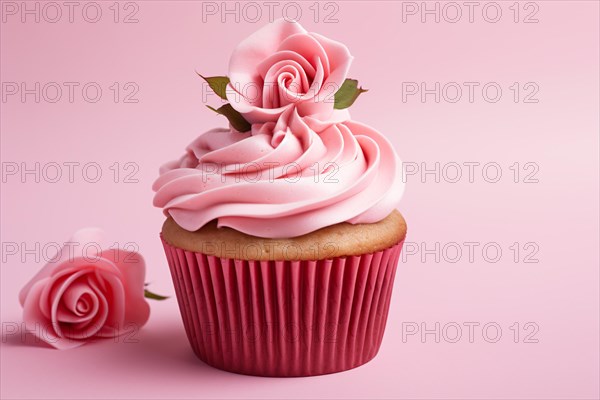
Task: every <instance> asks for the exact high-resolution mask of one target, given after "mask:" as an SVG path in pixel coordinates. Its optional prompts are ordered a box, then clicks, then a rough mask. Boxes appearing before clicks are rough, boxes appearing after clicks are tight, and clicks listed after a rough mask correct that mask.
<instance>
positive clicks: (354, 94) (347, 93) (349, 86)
mask: <svg viewBox="0 0 600 400" xmlns="http://www.w3.org/2000/svg"><path fill="white" fill-rule="evenodd" d="M366 91H367V89H363V88H361V87H358V81H357V80H356V79H346V80H345V81H344V83H343V84H342V87H340V88H339V89H338V91H337V92H335V95H334V102H333V108H335V109H336V110H343V109H344V108H348V107H350V106H351V105H352V104H354V101H356V99H357V98H358V96H359V95H360V94H361V93H364V92H366Z"/></svg>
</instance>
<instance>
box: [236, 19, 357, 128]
mask: <svg viewBox="0 0 600 400" xmlns="http://www.w3.org/2000/svg"><path fill="white" fill-rule="evenodd" d="M351 63H352V56H351V55H350V51H349V50H348V48H347V47H346V46H344V45H343V44H342V43H339V42H336V41H334V40H331V39H328V38H326V37H324V36H321V35H319V34H316V33H308V32H307V31H306V30H305V29H304V28H303V27H302V26H301V25H300V24H299V23H297V22H289V21H286V20H284V19H279V20H276V21H275V22H273V23H272V24H268V25H267V26H265V27H264V28H262V29H260V30H258V31H257V32H255V33H254V34H252V35H250V36H249V37H248V38H247V39H245V40H244V41H242V42H241V43H240V44H239V45H238V46H237V47H236V49H235V50H234V52H233V54H232V55H231V59H230V62H229V75H228V76H229V79H230V82H231V83H230V85H229V86H228V90H227V100H228V101H229V102H230V103H231V105H232V107H233V108H235V109H236V110H237V111H238V112H240V113H241V114H242V115H243V116H244V117H245V119H246V120H247V121H248V122H250V123H252V124H253V123H262V122H267V121H273V122H274V121H276V120H277V119H278V118H279V117H280V116H281V114H283V112H284V111H285V110H286V109H288V108H290V107H296V108H297V110H298V114H299V115H300V116H302V117H304V116H312V117H313V118H316V119H319V120H322V121H329V120H332V119H333V120H338V121H339V120H344V119H349V114H348V112H347V111H346V110H334V108H333V105H334V94H335V92H336V91H337V90H338V89H339V88H340V87H341V85H342V84H343V83H344V80H345V79H346V75H347V73H348V69H349V68H350V64H351Z"/></svg>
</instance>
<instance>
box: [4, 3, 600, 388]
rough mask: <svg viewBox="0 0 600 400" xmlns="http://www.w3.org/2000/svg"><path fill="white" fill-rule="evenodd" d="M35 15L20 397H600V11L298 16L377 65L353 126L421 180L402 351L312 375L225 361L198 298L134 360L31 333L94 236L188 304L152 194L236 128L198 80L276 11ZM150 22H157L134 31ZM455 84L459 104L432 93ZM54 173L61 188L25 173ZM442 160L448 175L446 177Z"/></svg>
mask: <svg viewBox="0 0 600 400" xmlns="http://www.w3.org/2000/svg"><path fill="white" fill-rule="evenodd" d="M7 4H8V7H9V8H7ZM21 4H23V3H21V2H14V3H13V2H4V1H3V2H2V3H1V5H0V6H1V7H2V18H3V19H2V26H1V42H0V43H1V55H2V60H1V74H2V76H1V81H2V85H3V87H2V96H3V98H2V99H1V101H2V102H1V103H0V104H1V107H2V112H1V114H2V119H1V122H0V124H1V125H0V127H1V131H2V138H1V156H2V169H3V172H4V176H3V182H2V193H1V201H2V208H1V216H0V217H1V218H0V219H1V221H2V225H1V233H2V240H1V241H2V246H3V248H2V258H3V259H2V267H1V269H0V277H1V287H0V289H1V293H0V299H1V302H2V304H1V320H2V331H3V335H2V343H1V348H0V350H1V356H0V357H1V360H0V362H1V363H0V371H1V393H0V394H1V396H2V397H3V398H48V397H50V398H109V397H117V398H123V397H134V398H157V397H171V398H173V397H175V398H198V397H207V398H248V397H251V398H298V397H307V398H367V397H368V398H450V397H460V398H482V397H493V398H507V397H508V398H598V397H599V396H600V393H599V387H598V376H599V375H600V371H599V365H598V364H599V362H598V357H599V347H598V346H599V341H598V336H599V325H598V324H599V320H598V315H599V309H598V308H599V306H598V303H599V298H598V291H599V288H598V280H599V275H598V265H599V259H598V240H599V236H598V231H599V229H598V228H599V226H598V218H599V215H598V201H599V198H598V178H599V177H598V132H599V129H600V128H599V126H598V108H599V100H598V89H599V81H598V79H599V78H598V69H599V65H598V59H599V58H598V56H599V54H598V40H599V39H598V37H599V36H600V35H599V29H598V11H599V10H598V3H597V2H592V1H589V2H583V1H582V2H566V1H564V2H563V1H538V2H533V3H528V4H529V5H526V4H525V3H520V4H519V7H517V8H515V7H514V6H513V2H499V3H497V4H498V5H499V7H500V9H501V11H502V14H501V17H500V20H499V21H498V22H496V23H493V22H491V21H493V20H494V19H495V18H496V16H495V15H496V14H495V13H494V12H495V11H497V10H495V9H494V8H493V7H495V6H493V5H492V6H490V5H487V6H486V3H485V2H484V3H480V5H479V6H478V7H477V8H475V9H474V10H473V13H472V20H473V22H472V23H470V22H469V17H470V16H469V8H467V6H461V8H460V11H461V18H460V20H459V21H457V22H456V23H452V22H449V21H450V20H452V19H455V18H456V7H455V6H448V5H447V4H446V3H443V2H442V3H439V6H438V7H439V9H440V18H439V22H436V21H435V15H431V14H427V13H424V12H423V10H422V4H421V2H417V3H412V2H369V3H367V2H357V1H352V2H336V3H329V5H327V4H326V3H319V4H318V6H319V7H317V9H318V10H319V14H318V18H316V21H317V22H315V14H314V11H315V7H313V8H310V7H311V6H312V5H313V3H312V2H308V3H304V2H303V3H297V4H298V7H299V8H300V9H301V10H302V17H301V19H300V20H301V22H302V24H303V25H304V26H305V28H307V30H309V31H316V32H319V33H321V34H323V35H325V36H327V37H330V38H332V39H335V40H340V41H342V42H343V43H344V44H346V45H347V46H348V48H349V49H350V51H351V52H352V54H353V55H354V57H355V60H354V62H353V65H352V70H351V77H352V78H356V79H359V80H360V82H361V84H362V85H363V86H364V87H366V88H368V89H369V92H368V93H365V94H363V95H361V97H360V98H359V99H358V100H357V102H356V103H355V105H354V106H353V107H352V109H351V112H352V117H353V118H354V119H356V120H359V121H361V122H364V123H367V124H369V125H371V126H373V127H375V128H376V129H378V130H380V131H381V132H383V133H384V134H386V135H387V137H388V138H389V139H390V140H391V141H392V143H393V144H394V146H395V147H396V149H397V150H398V153H399V154H400V156H401V157H402V159H403V161H404V162H405V169H406V170H407V179H406V181H407V182H406V187H407V190H406V193H405V195H404V198H403V200H402V203H401V207H400V209H401V211H402V212H403V214H404V215H405V217H406V219H407V222H408V226H409V233H408V237H407V241H406V242H405V244H404V249H403V253H404V256H402V257H401V263H400V265H399V267H398V273H397V275H396V284H395V287H394V292H393V297H392V301H391V306H390V307H391V308H390V314H389V318H388V323H387V327H386V334H385V336H384V339H383V344H382V347H381V351H380V353H379V354H378V356H377V357H376V358H375V359H374V360H373V361H371V362H370V363H368V364H367V365H365V366H363V367H361V368H357V369H354V370H351V371H348V372H345V373H341V374H335V375H328V376H321V377H315V378H301V379H270V378H257V377H247V376H240V375H235V374H230V373H226V372H222V371H219V370H216V369H213V368H211V367H208V366H207V365H205V364H203V363H201V362H200V361H198V360H197V359H196V357H195V356H194V354H193V353H192V351H191V349H190V347H189V345H188V343H187V340H186V337H185V332H184V329H183V324H182V322H181V318H180V316H179V311H178V307H177V304H176V301H175V299H174V298H171V299H169V300H167V301H164V302H154V303H152V304H151V310H152V311H151V315H150V320H149V322H148V323H147V325H145V326H144V328H142V329H141V330H140V331H139V332H134V333H133V334H132V336H131V337H128V338H127V340H119V342H118V343H114V341H112V340H111V341H108V342H107V341H105V342H101V343H94V344H88V345H85V346H82V347H80V348H77V349H74V350H68V351H56V350H53V349H47V348H43V347H39V346H35V344H34V345H30V343H29V342H31V340H30V339H31V338H25V339H26V340H23V338H22V337H21V336H19V335H16V334H13V333H12V332H13V331H14V329H18V327H19V324H20V322H21V320H22V311H21V308H20V306H19V302H18V292H19V290H20V289H21V287H22V286H23V285H24V284H25V283H26V282H27V281H28V280H29V279H30V278H31V277H32V276H33V275H34V274H35V272H36V271H37V270H38V269H39V268H41V267H42V265H43V264H44V257H51V256H52V253H53V250H52V249H53V248H55V246H54V245H53V243H54V244H56V243H62V242H63V241H65V240H66V239H67V238H68V237H69V236H70V235H71V234H72V233H73V232H74V231H76V230H77V229H78V228H80V227H83V226H90V225H97V226H100V227H102V228H104V229H105V230H106V231H107V233H108V234H109V235H111V237H112V238H113V239H114V241H115V242H117V243H118V244H120V245H121V246H123V245H126V244H129V245H132V246H134V247H135V246H137V248H138V249H139V251H140V252H141V253H142V254H143V255H144V257H145V259H146V261H147V268H148V270H147V278H146V279H147V281H149V282H151V283H152V285H151V289H152V290H153V291H154V292H157V293H161V294H168V295H171V296H174V289H173V286H172V281H171V279H170V276H169V270H168V267H167V263H166V259H165V256H164V253H163V249H162V247H161V244H160V240H159V238H158V232H159V229H160V224H161V222H162V219H163V217H162V214H161V212H160V210H158V209H155V208H153V207H152V204H151V202H152V195H153V193H152V191H151V184H152V182H153V181H154V179H155V178H156V176H157V173H158V167H159V165H161V164H162V163H163V162H165V161H167V160H169V159H171V158H172V156H173V155H177V154H179V153H180V151H181V149H182V148H183V147H184V146H185V145H186V144H187V143H189V142H191V141H192V140H193V138H194V137H195V135H197V134H198V133H201V132H203V131H205V130H207V129H209V128H212V127H215V126H224V118H223V117H219V116H216V115H214V114H213V113H211V112H210V111H209V110H207V109H206V108H205V107H204V105H203V104H204V103H203V101H210V102H213V101H216V100H217V98H216V97H215V96H213V95H210V94H207V91H206V90H203V85H202V82H201V80H200V79H199V78H198V77H197V76H196V74H195V70H198V71H202V72H203V73H205V74H207V75H218V74H221V73H224V72H225V71H226V70H227V64H226V63H227V60H228V58H229V55H230V52H231V50H232V49H233V47H234V46H235V45H236V44H237V43H239V41H240V40H241V39H242V38H244V37H246V36H247V35H248V34H250V33H251V32H253V31H255V30H256V29H257V27H258V26H260V25H262V24H264V23H266V22H267V21H268V17H269V13H268V8H267V6H266V5H264V4H263V3H258V4H259V6H261V7H262V17H261V18H259V19H258V21H257V22H255V23H252V22H248V21H247V20H248V19H255V17H256V14H255V13H254V12H253V11H252V10H251V9H248V8H246V11H245V13H244V14H243V15H241V16H240V18H239V22H236V21H235V17H236V16H235V15H231V14H224V15H221V12H219V11H223V10H220V7H221V3H220V2H217V3H211V2H204V3H203V2H175V3H172V4H167V3H166V2H162V1H140V2H133V3H128V4H129V5H127V6H126V4H125V3H120V5H121V8H119V11H120V12H119V15H118V21H119V22H117V23H115V22H114V18H115V12H114V9H115V8H114V7H113V8H112V9H111V8H109V7H111V6H112V5H113V2H99V3H98V4H100V7H101V9H102V15H101V17H100V20H99V21H98V22H96V23H91V22H87V21H86V20H85V19H84V18H83V17H82V9H83V5H80V6H79V7H78V8H75V9H74V12H73V23H70V22H69V13H68V9H67V8H66V6H64V7H63V9H62V19H61V20H59V21H58V22H56V23H51V22H49V20H50V19H53V18H55V15H56V14H55V10H53V9H50V8H46V9H45V14H44V15H41V16H40V22H39V23H37V22H35V15H29V14H26V15H25V22H22V21H21V17H22V15H20V13H21V12H22V10H21V9H20V8H21V7H22V6H21ZM35 4H39V7H42V5H43V4H42V3H37V2H33V1H31V2H27V5H28V7H30V9H34V7H35ZM59 4H60V3H59ZM235 4H236V3H234V2H230V3H227V5H228V7H229V9H234V7H235ZM435 4H438V3H435V2H431V3H428V4H427V6H428V7H429V9H434V7H436V6H435ZM448 4H449V3H448ZM455 4H456V3H455ZM458 4H462V3H458ZM494 4H496V3H494ZM11 5H12V6H13V8H10V6H11ZM511 6H513V8H510V7H511ZM14 7H17V10H16V12H17V14H15V15H13V12H14V11H15V8H14ZM215 7H216V9H215ZM238 7H240V10H243V9H242V8H241V7H242V4H241V3H240V6H238ZM415 7H417V8H418V10H416V9H415ZM452 7H455V8H452ZM203 8H204V11H205V12H204V13H203ZM282 8H283V3H282V4H281V5H280V6H279V7H278V8H275V10H274V16H276V17H278V16H281V11H282ZM484 8H485V10H486V11H485V14H483V9H484ZM86 10H87V11H86V12H87V14H86V18H87V19H88V20H93V18H95V14H94V11H95V10H93V9H91V8H89V7H88V8H87V9H86ZM136 10H137V13H135V16H134V17H133V18H137V20H138V22H137V23H123V20H124V19H128V20H130V21H131V18H132V17H131V16H130V14H132V13H134V12H136ZM215 10H216V12H217V14H215V15H212V12H213V11H215ZM516 10H518V11H519V13H518V16H517V15H516V14H515V11H516ZM41 12H42V10H41V8H40V13H41ZM241 12H242V11H241ZM332 12H335V16H334V17H329V18H327V17H328V15H330V14H331V13H332ZM287 13H288V15H290V16H291V17H293V16H294V13H295V10H294V8H292V7H288V8H287ZM532 14H535V15H533V16H532ZM128 16H129V17H128ZM484 16H485V18H484ZM515 17H517V18H516V19H517V21H518V22H515ZM222 18H224V19H225V20H226V22H225V23H223V22H221V19H222ZM332 18H335V19H337V20H338V21H337V22H334V23H326V22H325V20H327V19H328V20H331V19H332ZM533 18H536V19H537V20H538V22H534V21H532V19H533ZM422 19H424V20H425V22H422ZM203 20H204V21H203ZM525 20H527V21H529V23H525ZM36 82H40V90H39V97H40V99H39V102H36V101H35V100H36V99H35V97H36V94H35V93H30V94H27V95H25V98H24V100H25V101H24V102H23V101H22V100H23V99H22V98H21V96H20V94H21V93H20V89H21V83H24V84H25V85H26V87H25V89H34V88H35V83H36ZM70 82H75V83H77V84H74V83H70ZM115 82H116V83H117V84H116V85H115ZM438 82H439V91H438V92H437V94H438V97H439V102H436V93H431V92H429V94H425V95H424V96H421V95H422V94H423V93H424V91H423V90H432V89H433V90H434V91H435V88H436V83H438ZM465 82H466V83H465ZM515 82H516V83H517V84H516V85H515ZM53 83H54V84H53ZM86 85H87V86H86ZM57 86H58V87H60V88H62V90H61V91H62V97H61V98H60V99H59V100H57V101H56V102H54V103H52V102H51V100H55V99H56V98H57V96H56V93H57V92H56V90H57ZM69 87H73V93H72V96H71V99H72V102H71V101H70V98H69V97H70V96H69V94H70V93H69V89H68V88H69ZM84 87H85V88H86V89H85V96H87V97H84V94H83V93H82V90H83V88H84ZM98 87H100V89H101V90H102V96H101V98H100V99H99V100H98V101H97V102H95V103H94V102H92V100H94V99H93V98H94V97H95V96H96V90H97V88H98ZM111 88H112V89H111ZM117 88H118V96H117V97H116V98H115V96H116V95H117ZM469 88H473V91H472V93H469ZM484 88H485V89H484ZM498 88H500V90H501V91H502V95H501V97H500V98H499V99H496V91H497V90H498ZM17 89H18V90H19V93H17V94H14V95H11V94H10V93H13V92H15V91H16V90H17ZM204 89H205V88H204ZM517 89H518V90H517ZM457 90H460V91H461V97H460V98H457ZM34 91H35V89H34ZM417 91H418V92H417ZM517 92H518V93H517ZM425 93H427V92H425ZM517 94H518V96H517ZM470 95H471V96H470ZM115 99H116V100H117V101H116V102H115ZM134 100H137V102H132V101H134ZM496 100H497V101H496ZM515 100H516V101H515ZM536 100H537V102H536ZM453 101H455V102H453ZM494 101H495V102H494ZM35 163H40V164H39V169H40V174H39V175H40V176H39V179H38V181H39V182H36V178H37V177H36V176H35V173H28V174H25V175H24V176H21V175H22V174H21V173H20V172H21V170H22V169H23V168H27V169H35V167H36V164H35ZM64 163H67V164H66V165H65V164H64ZM74 163H79V164H74ZM115 163H118V164H115ZM436 163H438V164H436ZM515 163H518V164H515ZM57 164H58V166H57ZM436 165H437V166H438V168H439V171H440V172H439V176H436V175H435V173H434V172H429V173H425V172H424V170H433V169H434V168H436ZM69 166H71V168H72V170H70V168H69ZM16 169H18V171H17V173H16V174H15V175H12V174H11V173H12V172H11V171H15V170H16ZM84 169H85V174H82V170H84ZM57 171H59V172H60V173H61V175H60V177H59V178H58V179H57V175H56V173H57ZM98 171H100V172H101V173H102V175H101V177H99V178H97V177H96V173H97V172H98ZM69 172H73V174H71V176H69V175H70V174H69ZM116 172H118V175H116ZM457 172H458V173H460V176H457ZM498 172H500V173H501V176H500V177H497V173H498ZM517 172H518V174H517ZM70 178H72V179H70ZM96 180H97V182H95V183H94V181H96ZM23 181H24V182H23ZM53 181H57V182H55V183H52V182H53ZM115 181H116V182H115ZM32 249H33V250H32ZM30 250H31V251H30ZM470 250H472V251H470ZM498 251H501V255H500V256H498V255H497V254H498ZM45 253H46V254H45ZM36 257H37V258H38V260H37V261H36ZM535 261H537V262H535ZM436 327H438V328H437V329H436ZM458 329H460V332H461V334H462V335H461V336H460V337H458V336H457V331H458ZM499 329H500V330H501V336H498V335H496V333H497V332H498V331H499ZM423 332H425V334H424V335H421V334H422V333H423ZM436 332H437V335H436ZM517 333H518V335H517ZM436 336H437V337H436ZM436 339H438V340H437V341H436Z"/></svg>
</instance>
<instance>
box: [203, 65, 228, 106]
mask: <svg viewBox="0 0 600 400" xmlns="http://www.w3.org/2000/svg"><path fill="white" fill-rule="evenodd" d="M196 73H197V74H198V76H200V78H202V79H204V80H205V81H206V82H207V83H208V86H210V88H211V89H212V90H213V92H215V93H216V94H217V96H219V97H220V98H222V99H223V100H227V85H229V78H228V77H226V76H212V77H209V78H207V77H205V76H202V75H200V74H199V73H198V72H196Z"/></svg>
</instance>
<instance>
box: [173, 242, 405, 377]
mask: <svg viewBox="0 0 600 400" xmlns="http://www.w3.org/2000/svg"><path fill="white" fill-rule="evenodd" d="M162 242H163V245H164V248H165V252H166V255H167V260H168V263H169V267H170V269H171V275H172V277H173V284H174V285H175V291H176V295H177V300H178V304H179V308H180V311H181V316H182V319H183V324H184V326H185V331H186V333H187V337H188V339H189V342H190V344H191V346H192V349H193V350H194V352H195V353H196V355H197V356H198V357H199V358H200V359H201V360H202V361H204V362H206V363H207V364H209V365H211V366H213V367H216V368H219V369H223V370H226V371H230V372H235V373H241V374H247V375H260V376H311V375H321V374H329V373H334V372H340V371H345V370H348V369H351V368H355V367H358V366H360V365H362V364H364V363H366V362H368V361H370V360H371V359H372V358H373V357H375V355H376V354H377V352H378V351H379V347H380V345H381V341H382V339H383V333H384V330H385V324H386V321H387V316H388V311H389V306H390V299H391V295H392V287H393V282H394V277H395V274H396V266H397V264H398V258H399V256H400V251H401V249H402V244H403V242H400V243H398V244H396V245H395V246H393V247H390V248H388V249H386V250H383V251H379V252H376V253H371V254H364V255H361V256H352V257H339V258H333V259H328V260H320V261H246V260H237V259H231V258H219V257H214V256H209V255H206V254H203V253H197V252H192V251H187V250H183V249H180V248H177V247H174V246H172V245H170V244H169V243H167V242H166V241H165V240H164V239H163V240H162Z"/></svg>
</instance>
